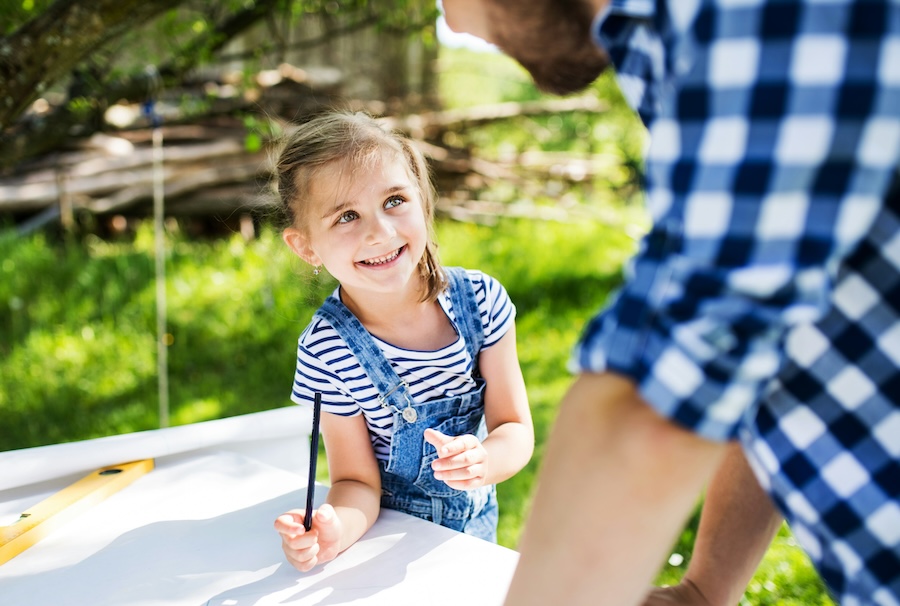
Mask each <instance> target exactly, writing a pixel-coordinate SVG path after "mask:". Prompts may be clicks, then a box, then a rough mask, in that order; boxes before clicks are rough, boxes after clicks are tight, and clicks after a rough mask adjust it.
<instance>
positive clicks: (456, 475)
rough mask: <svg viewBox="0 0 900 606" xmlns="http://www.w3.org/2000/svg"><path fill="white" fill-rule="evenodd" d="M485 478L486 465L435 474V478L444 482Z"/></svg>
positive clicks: (470, 466) (436, 472)
mask: <svg viewBox="0 0 900 606" xmlns="http://www.w3.org/2000/svg"><path fill="white" fill-rule="evenodd" d="M483 476H484V465H482V464H478V465H469V466H466V467H460V468H457V469H450V470H445V471H435V472H434V477H435V478H436V479H438V480H441V481H442V482H451V481H466V480H474V479H479V478H481V477H483Z"/></svg>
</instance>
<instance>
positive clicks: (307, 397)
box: [291, 318, 362, 417]
mask: <svg viewBox="0 0 900 606" xmlns="http://www.w3.org/2000/svg"><path fill="white" fill-rule="evenodd" d="M354 366H355V367H358V364H357V363H356V361H355V359H354V358H353V357H352V354H350V350H349V349H348V348H347V346H346V345H345V344H344V342H343V340H342V339H341V338H340V337H339V336H338V334H337V332H336V331H335V330H334V329H333V328H332V327H331V326H330V325H329V324H328V322H326V321H325V320H322V319H319V318H316V319H314V320H313V321H312V323H310V325H309V326H307V328H306V329H305V330H304V331H303V333H302V334H301V335H300V338H299V339H298V342H297V366H296V369H295V371H294V382H293V386H292V388H291V401H293V402H294V403H295V404H300V405H309V406H312V405H313V403H314V401H315V400H314V398H315V393H316V392H317V391H318V392H320V393H321V394H322V410H323V411H325V412H329V413H333V414H337V415H341V416H348V417H349V416H356V415H358V414H361V413H362V409H361V408H360V406H359V404H358V403H357V402H356V401H355V400H354V398H353V397H352V395H351V394H350V393H349V391H348V389H347V387H346V386H345V383H344V381H343V380H342V379H341V377H340V374H339V373H340V372H342V369H346V368H350V367H354Z"/></svg>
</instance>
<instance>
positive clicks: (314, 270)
mask: <svg viewBox="0 0 900 606" xmlns="http://www.w3.org/2000/svg"><path fill="white" fill-rule="evenodd" d="M313 275H314V276H318V275H319V266H318V265H316V266H315V267H313Z"/></svg>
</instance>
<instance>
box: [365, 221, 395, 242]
mask: <svg viewBox="0 0 900 606" xmlns="http://www.w3.org/2000/svg"><path fill="white" fill-rule="evenodd" d="M396 233H397V230H396V229H394V224H393V223H391V220H390V219H389V218H388V217H385V216H375V217H373V218H372V220H371V221H370V222H369V230H368V233H367V234H366V240H367V241H368V242H369V243H370V244H378V243H380V242H384V241H386V240H390V239H391V238H393V237H394V235H395V234H396Z"/></svg>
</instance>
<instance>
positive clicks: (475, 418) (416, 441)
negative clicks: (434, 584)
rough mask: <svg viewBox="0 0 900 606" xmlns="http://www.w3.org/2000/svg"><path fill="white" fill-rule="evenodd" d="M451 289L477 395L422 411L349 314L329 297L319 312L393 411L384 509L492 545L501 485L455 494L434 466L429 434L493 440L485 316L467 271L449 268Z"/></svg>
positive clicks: (429, 405) (434, 404)
mask: <svg viewBox="0 0 900 606" xmlns="http://www.w3.org/2000/svg"><path fill="white" fill-rule="evenodd" d="M444 270H445V272H446V273H447V277H448V279H449V282H450V289H449V290H450V301H451V302H452V304H453V312H454V314H455V315H456V321H455V322H454V323H453V324H454V328H456V332H457V333H458V334H459V335H460V338H462V339H464V340H465V343H466V347H467V349H468V350H469V354H470V356H471V358H472V360H473V370H474V371H475V373H474V374H476V379H475V382H476V387H475V389H474V390H472V391H470V392H468V393H465V394H462V395H458V396H453V397H449V398H441V399H437V400H431V401H429V402H423V403H421V404H416V403H414V402H413V401H412V397H411V396H410V393H409V389H408V388H407V386H406V383H404V382H403V381H401V379H400V377H399V376H398V375H397V373H396V372H395V371H394V369H393V367H392V366H391V364H390V362H389V361H388V360H387V358H386V357H385V356H384V354H383V353H382V351H381V349H380V348H379V347H378V345H377V344H376V343H375V341H374V340H373V338H372V336H371V335H370V334H369V333H368V331H366V329H365V328H363V326H362V324H360V322H359V320H357V319H356V316H354V315H353V314H352V313H351V312H350V310H349V309H347V307H346V306H345V305H344V304H343V303H342V302H341V301H340V300H339V299H338V298H336V297H333V296H330V297H328V298H327V299H326V300H325V302H324V303H323V304H322V307H320V308H319V310H318V311H317V312H316V315H319V316H321V317H323V318H325V319H326V320H327V321H328V322H329V323H330V324H331V325H332V326H333V327H334V329H335V330H336V331H337V333H338V334H339V335H340V336H341V338H342V339H344V341H345V342H346V343H347V345H348V347H349V348H350V350H351V351H352V352H353V354H354V356H355V357H356V359H357V360H358V361H359V363H360V366H362V368H363V370H364V371H365V373H366V375H367V376H368V377H369V379H370V380H371V381H372V383H373V384H374V385H375V388H376V389H377V390H378V393H379V394H381V395H380V397H379V400H380V402H381V405H382V406H383V407H385V408H388V409H390V410H391V411H392V414H393V420H394V433H393V435H392V437H391V452H390V458H389V460H388V461H387V462H385V461H379V467H380V469H381V491H382V496H381V506H382V507H386V508H388V509H395V510H397V511H402V512H405V513H408V514H411V515H414V516H416V517H419V518H422V519H424V520H428V521H430V522H434V523H436V524H440V525H441V526H446V527H447V528H452V529H453V530H458V531H460V532H465V533H466V534H470V535H473V536H476V537H479V538H482V539H485V540H487V541H492V542H496V540H497V517H498V509H497V496H496V488H495V487H494V486H482V487H481V488H477V489H475V490H469V491H464V490H456V489H454V488H450V487H449V486H447V484H445V483H444V482H442V481H440V480H436V479H435V477H434V471H433V470H432V469H431V462H432V461H434V460H435V459H436V458H437V451H436V450H435V448H434V446H432V445H431V444H429V443H428V442H426V441H425V438H424V437H423V434H424V432H425V429H427V428H429V427H432V428H434V429H437V430H438V431H440V432H441V433H444V434H446V435H450V436H458V435H462V434H472V435H474V436H476V437H477V438H478V439H479V440H484V438H485V437H486V436H487V429H486V427H485V423H484V380H483V379H481V378H480V377H477V361H478V357H477V356H478V352H479V350H480V349H481V345H482V343H483V342H484V329H483V328H482V325H481V314H480V311H479V309H478V303H477V301H476V299H475V292H474V290H473V289H472V284H471V282H470V281H469V279H468V276H467V275H466V272H465V270H464V269H462V268H458V267H448V268H444Z"/></svg>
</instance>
